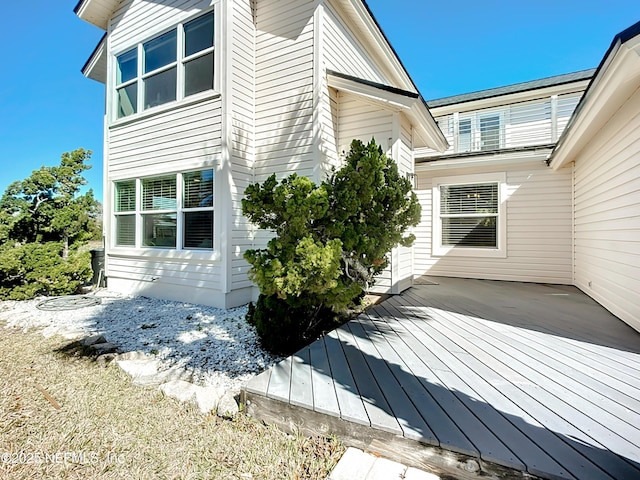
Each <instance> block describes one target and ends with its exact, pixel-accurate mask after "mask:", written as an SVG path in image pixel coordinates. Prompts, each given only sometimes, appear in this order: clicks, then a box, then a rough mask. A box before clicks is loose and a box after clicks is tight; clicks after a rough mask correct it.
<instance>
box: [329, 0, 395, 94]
mask: <svg viewBox="0 0 640 480" xmlns="http://www.w3.org/2000/svg"><path fill="white" fill-rule="evenodd" d="M323 35H324V37H323V41H324V43H323V46H324V48H323V61H324V64H325V67H326V68H327V69H329V70H334V71H336V72H340V73H345V74H347V75H352V76H354V77H357V78H362V79H365V80H371V81H374V82H378V83H387V81H386V79H385V78H384V76H383V75H382V73H381V72H380V71H379V69H378V68H377V67H376V66H375V63H374V61H373V60H372V58H371V56H370V55H369V54H368V53H367V51H366V49H365V48H363V46H362V44H361V42H360V41H359V40H358V39H357V37H356V36H355V35H354V33H353V32H352V31H350V30H349V29H348V28H347V27H346V26H345V23H344V21H343V20H342V19H341V18H340V16H339V14H338V13H337V12H336V11H335V10H334V8H333V7H332V6H331V5H329V4H328V3H327V4H325V8H324V16H323Z"/></svg>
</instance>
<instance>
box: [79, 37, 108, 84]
mask: <svg viewBox="0 0 640 480" xmlns="http://www.w3.org/2000/svg"><path fill="white" fill-rule="evenodd" d="M82 74H83V75H84V76H85V77H87V78H90V79H92V80H95V81H97V82H100V83H103V84H106V83H107V39H106V37H103V38H102V40H100V43H99V44H98V46H97V47H96V48H95V50H94V51H93V53H92V54H91V57H89V59H88V60H87V63H85V65H84V67H82Z"/></svg>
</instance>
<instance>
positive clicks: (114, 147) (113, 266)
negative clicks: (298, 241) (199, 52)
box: [105, 0, 247, 306]
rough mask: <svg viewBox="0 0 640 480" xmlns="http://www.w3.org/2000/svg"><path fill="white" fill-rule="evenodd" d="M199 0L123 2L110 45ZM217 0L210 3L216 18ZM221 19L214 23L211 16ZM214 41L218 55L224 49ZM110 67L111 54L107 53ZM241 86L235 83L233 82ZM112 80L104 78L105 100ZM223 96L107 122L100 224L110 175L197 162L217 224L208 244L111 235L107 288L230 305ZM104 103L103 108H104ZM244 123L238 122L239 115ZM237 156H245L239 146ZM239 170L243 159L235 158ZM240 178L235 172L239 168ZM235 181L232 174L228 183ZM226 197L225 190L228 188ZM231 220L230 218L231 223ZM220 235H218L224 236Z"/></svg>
mask: <svg viewBox="0 0 640 480" xmlns="http://www.w3.org/2000/svg"><path fill="white" fill-rule="evenodd" d="M210 4H211V3H210V2H209V1H208V0H207V1H203V0H187V1H185V0H182V1H180V0H174V1H173V2H171V1H165V2H163V3H162V4H159V3H156V2H145V1H141V0H129V1H125V2H123V3H122V5H121V6H120V8H119V9H118V10H117V11H116V12H115V14H114V17H113V18H112V19H111V21H110V23H109V36H108V46H107V48H108V51H109V53H110V54H118V53H121V52H122V51H125V50H126V49H128V48H130V47H131V46H133V45H135V44H137V43H138V42H140V41H145V40H147V39H149V38H150V37H152V36H153V35H154V34H155V33H161V31H162V30H163V29H166V28H170V27H173V26H175V25H176V24H177V23H178V22H180V21H182V20H184V19H186V18H189V17H191V16H193V15H196V14H197V13H198V12H199V11H200V10H205V9H207V8H209V7H210ZM222 8H223V7H222V3H221V2H218V3H216V18H217V19H219V17H220V15H221V13H222V12H221V10H222ZM217 25H220V22H219V21H218V22H217ZM221 47H222V45H220V44H218V43H217V42H216V56H219V55H220V53H221V51H222V50H223V48H221ZM109 62H110V71H113V61H112V60H111V59H110V60H109ZM236 77H239V75H236ZM239 85H241V83H240V82H239ZM111 89H112V85H111V83H108V84H107V101H108V107H110V103H109V102H110V100H111V98H112V93H111ZM224 102H225V98H224V96H222V95H220V93H219V92H212V93H211V94H210V95H204V96H203V95H200V96H196V97H195V98H194V99H189V98H187V99H185V100H183V101H181V102H179V103H177V104H175V105H167V106H166V107H159V108H158V109H156V110H150V111H149V112H142V113H141V114H139V115H137V116H136V117H133V118H131V119H129V118H124V119H120V120H119V121H117V122H110V121H109V117H110V115H109V113H108V114H107V122H106V123H107V125H106V133H105V218H106V222H107V224H106V225H105V227H106V230H107V231H111V228H110V227H111V221H112V220H111V216H112V213H113V211H112V209H113V207H112V202H113V195H114V192H113V186H112V185H113V182H114V181H116V180H124V179H133V178H140V177H145V176H155V175H160V174H163V173H178V172H183V171H187V170H195V169H201V168H213V169H214V170H215V174H216V177H215V194H216V202H215V205H214V206H215V212H214V216H215V226H214V242H215V247H214V250H213V251H202V250H197V251H196V250H194V251H187V250H185V251H177V250H169V249H157V248H141V249H136V248H129V247H126V248H125V247H114V246H113V245H112V243H111V242H110V241H109V242H108V244H107V249H106V250H107V252H106V253H107V255H106V275H107V277H108V282H109V288H112V289H114V290H119V291H123V292H126V293H132V292H135V293H138V294H144V295H149V296H157V297H161V298H167V299H175V300H182V301H190V302H197V303H202V304H209V305H215V306H228V305H229V302H230V301H231V302H233V301H234V300H233V299H232V298H231V297H229V288H228V285H227V280H228V277H227V273H226V272H227V270H228V269H229V267H228V266H227V265H226V263H225V262H223V261H222V260H221V259H222V258H226V252H227V251H228V249H229V245H228V244H227V242H226V240H225V238H226V235H227V227H226V225H225V224H226V223H227V220H225V219H226V218H228V217H229V216H230V206H229V205H225V203H224V202H219V201H218V200H217V197H219V196H220V197H223V196H225V193H226V192H228V191H229V186H228V183H227V182H226V179H225V178H224V176H223V175H221V168H222V167H224V165H225V164H226V163H228V159H226V158H225V156H224V155H223V154H224V152H225V151H226V149H225V147H224V143H225V142H223V139H224V138H225V135H226V132H227V127H226V125H225V122H226V117H225V115H224V111H225V103H224ZM109 111H110V108H108V112H109ZM240 123H242V122H240ZM242 156H243V157H247V155H245V153H244V152H243V153H242ZM236 163H237V164H238V165H239V167H238V170H240V173H245V172H246V162H245V170H244V171H243V170H242V167H241V165H242V162H240V161H238V162H236ZM239 177H241V175H239ZM238 183H240V180H237V181H236V179H234V182H232V184H238ZM226 196H228V194H227V195H226ZM229 223H230V222H229ZM223 234H224V235H223ZM109 240H110V239H109Z"/></svg>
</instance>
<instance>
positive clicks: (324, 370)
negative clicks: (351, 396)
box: [309, 339, 340, 416]
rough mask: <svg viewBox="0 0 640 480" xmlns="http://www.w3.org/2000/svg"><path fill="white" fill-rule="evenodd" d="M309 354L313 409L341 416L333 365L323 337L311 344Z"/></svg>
mask: <svg viewBox="0 0 640 480" xmlns="http://www.w3.org/2000/svg"><path fill="white" fill-rule="evenodd" d="M309 356H310V363H311V384H312V388H313V410H314V411H316V412H319V413H324V414H327V415H334V416H339V415H340V408H339V406H338V397H337V395H336V388H335V386H334V384H333V377H332V376H331V365H330V363H329V357H328V356H327V349H326V346H325V343H324V340H323V339H322V341H317V342H313V343H312V344H311V346H310V347H309Z"/></svg>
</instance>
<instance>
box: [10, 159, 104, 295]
mask: <svg viewBox="0 0 640 480" xmlns="http://www.w3.org/2000/svg"><path fill="white" fill-rule="evenodd" d="M90 158H91V152H90V151H88V150H84V149H82V148H79V149H77V150H74V151H72V152H67V153H63V154H62V156H61V158H60V164H59V165H58V166H55V167H45V166H43V167H41V168H40V169H38V170H34V171H33V172H31V175H30V176H29V177H28V178H25V179H24V180H20V181H16V182H13V183H11V184H10V185H9V186H8V187H7V190H6V191H5V193H4V194H3V195H2V197H1V198H0V299H7V298H10V299H19V300H22V299H27V298H33V297H35V296H38V295H65V294H69V293H75V292H77V291H78V289H79V287H80V286H81V285H82V284H83V283H85V282H86V281H87V280H88V279H89V278H90V277H91V259H90V254H89V253H79V252H78V249H79V247H80V246H81V245H83V244H85V243H86V242H87V241H88V240H89V239H91V238H95V237H96V236H98V235H99V231H100V228H99V225H98V221H97V218H98V215H99V204H98V202H97V201H96V200H95V198H93V192H92V191H91V190H88V191H87V192H86V193H84V194H81V193H80V190H81V188H82V187H83V186H84V185H86V184H87V181H86V180H85V178H84V177H83V175H82V173H83V172H84V171H85V170H87V169H88V168H90V166H89V165H87V163H86V162H88V160H89V159H90Z"/></svg>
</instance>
